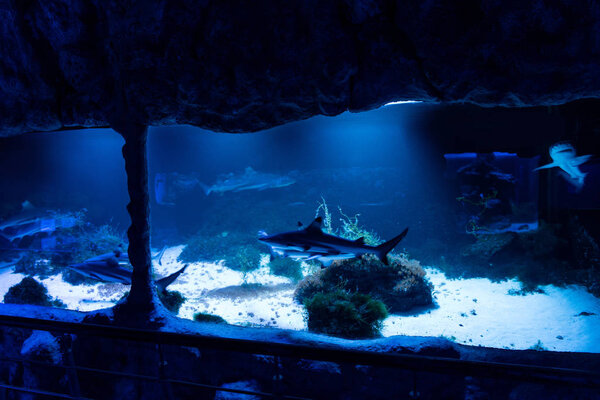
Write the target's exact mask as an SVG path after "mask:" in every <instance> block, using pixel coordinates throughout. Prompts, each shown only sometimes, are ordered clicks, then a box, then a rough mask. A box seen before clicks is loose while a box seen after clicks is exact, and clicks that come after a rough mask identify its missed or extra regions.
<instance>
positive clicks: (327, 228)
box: [315, 196, 335, 235]
mask: <svg viewBox="0 0 600 400" xmlns="http://www.w3.org/2000/svg"><path fill="white" fill-rule="evenodd" d="M321 200H322V201H317V204H318V206H317V209H316V210H315V218H317V217H318V216H319V212H320V211H321V210H323V214H324V215H323V232H325V233H328V234H330V235H333V234H334V233H335V231H334V230H333V226H332V224H331V213H330V212H329V208H328V207H327V202H326V201H325V198H324V197H323V196H321Z"/></svg>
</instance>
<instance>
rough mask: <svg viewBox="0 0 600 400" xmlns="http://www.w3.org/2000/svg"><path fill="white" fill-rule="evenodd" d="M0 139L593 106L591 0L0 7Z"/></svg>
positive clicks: (89, 1)
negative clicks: (456, 106) (138, 126)
mask: <svg viewBox="0 0 600 400" xmlns="http://www.w3.org/2000/svg"><path fill="white" fill-rule="evenodd" d="M0 35H1V40H0V135H11V134H17V133H21V132H28V131H37V130H56V129H60V128H63V127H68V126H88V127H92V126H106V125H109V124H110V123H111V121H113V120H115V119H119V118H128V119H132V120H135V122H137V123H142V124H148V125H163V124H192V125H196V126H200V127H203V128H207V129H211V130H215V131H226V132H243V131H255V130H260V129H265V128H268V127H271V126H274V125H278V124H282V123H285V122H289V121H293V120H298V119H303V118H308V117H310V116H313V115H316V114H325V115H335V114H339V113H341V112H343V111H345V110H350V111H362V110H367V109H371V108H375V107H378V106H380V105H382V104H384V103H386V102H389V101H392V100H409V99H410V100H423V101H427V102H448V103H452V102H471V103H475V104H479V105H483V106H494V105H503V106H510V107H522V106H530V105H552V104H562V103H566V102H569V101H572V100H576V99H580V98H594V97H600V69H599V66H600V65H599V64H600V63H599V55H600V6H598V5H597V4H596V3H595V2H592V1H578V2H570V1H547V2H542V1H500V0H496V1H477V0H463V1H455V0H429V1H424V0H412V1H391V0H390V1H385V0H379V1H378V0H286V1H271V0H268V1H267V0H254V1H245V2H243V1H231V0H214V1H208V0H204V1H201V0H197V1H191V0H146V1H127V0H118V1H117V0H115V1H108V0H62V1H61V0H0Z"/></svg>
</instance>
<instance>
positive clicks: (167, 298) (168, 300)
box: [158, 290, 186, 315]
mask: <svg viewBox="0 0 600 400" xmlns="http://www.w3.org/2000/svg"><path fill="white" fill-rule="evenodd" d="M158 298H159V299H160V301H161V303H163V305H164V306H165V307H166V309H167V310H169V311H171V312H172V313H173V314H175V315H177V314H178V313H179V309H180V308H181V305H182V304H183V303H185V300H186V298H185V296H184V295H182V294H181V293H179V292H177V291H175V290H164V291H160V290H159V291H158Z"/></svg>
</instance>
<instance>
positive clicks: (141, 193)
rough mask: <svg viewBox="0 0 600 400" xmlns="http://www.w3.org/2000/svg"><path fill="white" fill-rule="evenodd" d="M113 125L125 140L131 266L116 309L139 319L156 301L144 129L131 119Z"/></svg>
mask: <svg viewBox="0 0 600 400" xmlns="http://www.w3.org/2000/svg"><path fill="white" fill-rule="evenodd" d="M113 128H114V129H115V130H116V131H117V132H119V133H120V134H121V135H122V136H123V138H124V139H125V145H123V158H124V159H125V170H126V171H127V189H128V192H129V204H128V205H127V211H129V216H130V218H131V226H130V227H129V229H128V230H127V237H128V239H129V260H130V262H131V265H132V266H133V276H132V278H131V290H130V292H129V296H128V297H127V300H126V301H125V303H123V304H121V305H119V306H118V311H119V312H123V313H124V314H128V315H132V314H134V315H135V316H138V317H140V319H141V318H145V317H147V315H148V314H149V313H151V312H153V311H155V310H156V307H157V304H160V303H159V301H158V299H157V295H156V291H155V289H154V282H153V279H152V257H151V253H150V206H149V194H148V155H147V149H146V139H147V136H148V128H147V127H146V126H144V125H141V124H136V123H134V122H129V123H124V124H118V125H117V126H115V125H114V124H113ZM116 311H117V310H116ZM129 321H130V320H129ZM142 322H143V320H142Z"/></svg>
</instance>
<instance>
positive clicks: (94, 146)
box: [0, 129, 130, 311]
mask: <svg viewBox="0 0 600 400" xmlns="http://www.w3.org/2000/svg"><path fill="white" fill-rule="evenodd" d="M122 145H123V140H122V139H121V137H120V136H119V135H117V134H116V133H115V132H114V131H112V130H110V129H89V130H73V131H66V132H53V133H38V134H27V135H22V136H17V137H12V138H4V139H0V153H1V156H0V171H1V175H0V221H1V222H0V242H1V243H0V300H2V301H3V302H4V303H23V304H38V305H48V306H55V307H63V308H69V309H74V310H82V311H88V310H93V309H98V308H106V307H109V306H112V305H113V304H114V303H115V302H116V301H118V300H119V299H120V298H121V297H122V296H123V295H124V293H125V292H126V291H127V290H128V286H125V285H123V284H121V283H117V282H116V281H115V279H117V278H116V276H115V274H114V268H115V266H114V265H112V264H110V262H107V261H106V257H104V259H103V260H104V261H102V260H98V256H103V255H106V254H110V255H113V251H114V250H123V251H126V249H127V242H126V238H125V230H126V229H127V227H128V225H129V217H128V215H127V210H126V208H125V206H126V204H127V202H128V197H127V186H126V175H125V170H124V162H123V158H122V156H121V151H120V150H121V147H122ZM101 258H102V257H101ZM122 258H123V257H121V260H120V261H121V264H123V268H128V269H129V270H130V267H129V266H128V263H127V262H124V261H123V260H122ZM91 259H95V260H96V261H94V262H90V261H88V260H91ZM117 267H118V266H117ZM103 273H104V277H105V278H106V279H105V280H104V281H99V280H98V279H97V278H98V277H101V276H102V274H103ZM109 276H110V277H109ZM111 278H112V279H111Z"/></svg>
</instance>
